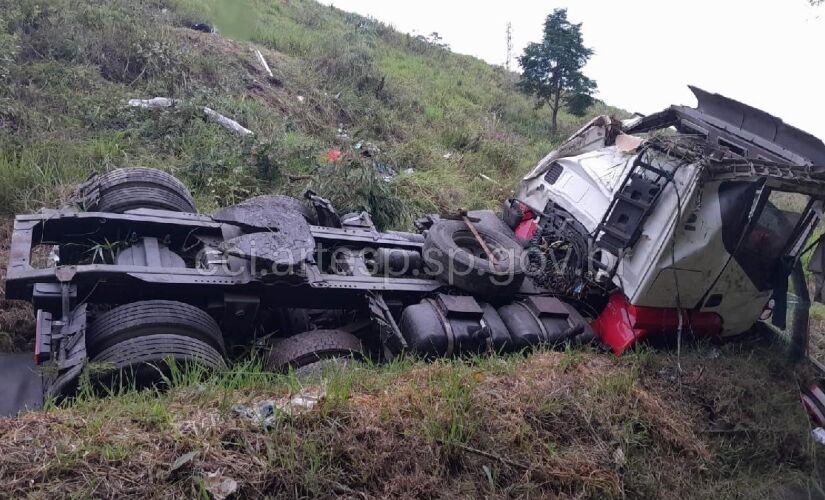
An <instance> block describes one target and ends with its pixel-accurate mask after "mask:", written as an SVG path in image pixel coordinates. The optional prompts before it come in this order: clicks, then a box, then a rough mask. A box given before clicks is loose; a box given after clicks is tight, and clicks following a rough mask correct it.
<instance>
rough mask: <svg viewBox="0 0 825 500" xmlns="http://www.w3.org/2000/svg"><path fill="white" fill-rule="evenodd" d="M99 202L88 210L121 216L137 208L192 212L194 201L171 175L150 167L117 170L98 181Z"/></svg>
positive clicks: (187, 191)
mask: <svg viewBox="0 0 825 500" xmlns="http://www.w3.org/2000/svg"><path fill="white" fill-rule="evenodd" d="M98 186H99V189H100V199H99V201H98V203H97V205H96V206H94V207H90V209H92V210H95V211H98V212H113V213H123V212H126V211H127V210H134V209H138V208H152V209H156V210H169V211H173V212H189V213H195V212H197V209H196V208H195V201H194V200H193V199H192V195H191V194H190V193H189V190H188V189H186V186H184V185H183V184H182V183H181V182H180V181H179V180H177V179H176V178H175V177H174V176H173V175H171V174H168V173H166V172H163V171H161V170H157V169H154V168H144V167H130V168H119V169H117V170H113V171H111V172H109V173H106V174H103V175H101V176H100V177H99V178H98Z"/></svg>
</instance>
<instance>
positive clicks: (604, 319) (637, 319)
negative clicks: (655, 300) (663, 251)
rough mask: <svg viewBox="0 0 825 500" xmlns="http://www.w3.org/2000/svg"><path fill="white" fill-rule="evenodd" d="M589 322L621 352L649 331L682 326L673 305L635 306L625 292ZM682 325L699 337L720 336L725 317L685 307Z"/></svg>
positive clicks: (615, 294)
mask: <svg viewBox="0 0 825 500" xmlns="http://www.w3.org/2000/svg"><path fill="white" fill-rule="evenodd" d="M590 326H592V327H593V330H594V331H595V332H596V335H598V336H599V338H600V339H601V341H602V342H603V343H605V344H607V345H608V346H610V348H611V349H612V350H613V352H614V353H616V354H617V355H620V354H622V353H623V352H624V351H625V350H626V349H627V348H628V347H631V346H633V344H635V343H636V342H638V341H639V340H642V339H644V338H645V337H647V336H648V335H651V334H662V333H675V332H676V331H677V330H678V329H679V313H678V311H677V310H676V309H671V308H662V307H643V306H634V305H633V304H629V303H628V302H627V299H626V298H625V296H624V294H622V293H621V292H616V293H614V294H613V295H611V296H610V299H609V301H608V303H607V307H605V308H604V311H602V313H601V314H600V315H599V317H598V318H596V319H595V320H594V321H593V322H592V323H591V325H590ZM682 329H683V331H688V330H689V331H691V333H692V334H693V335H696V336H699V337H713V336H718V335H719V334H720V333H721V332H722V318H720V317H719V315H718V314H716V313H709V312H699V311H692V310H683V311H682Z"/></svg>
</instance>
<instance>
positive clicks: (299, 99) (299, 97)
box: [298, 95, 304, 103]
mask: <svg viewBox="0 0 825 500" xmlns="http://www.w3.org/2000/svg"><path fill="white" fill-rule="evenodd" d="M298 102H300V103H303V102H304V96H302V95H299V96H298Z"/></svg>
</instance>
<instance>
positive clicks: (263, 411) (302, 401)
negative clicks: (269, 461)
mask: <svg viewBox="0 0 825 500" xmlns="http://www.w3.org/2000/svg"><path fill="white" fill-rule="evenodd" d="M325 396H326V388H324V387H315V388H308V389H304V390H302V391H301V392H299V393H298V394H296V395H295V396H293V397H291V398H283V399H280V400H277V401H276V400H272V399H267V400H264V401H259V402H258V403H256V404H255V405H254V406H245V405H241V404H237V405H234V406H233V407H232V413H234V414H235V415H237V416H239V417H243V418H246V419H248V420H251V421H252V422H254V423H255V424H257V425H260V426H261V427H263V428H265V429H269V428H271V427H273V426H274V425H275V422H277V420H278V418H279V417H281V416H287V417H292V416H295V415H298V414H301V413H304V412H307V411H309V410H311V409H312V408H314V407H315V405H317V404H318V403H319V402H320V401H321V400H322V399H324V397H325Z"/></svg>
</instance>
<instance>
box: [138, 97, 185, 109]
mask: <svg viewBox="0 0 825 500" xmlns="http://www.w3.org/2000/svg"><path fill="white" fill-rule="evenodd" d="M177 103H178V100H177V99H172V98H170V97H153V98H152V99H129V103H128V104H129V106H131V107H133V108H171V107H172V106H174V105H176V104H177Z"/></svg>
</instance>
